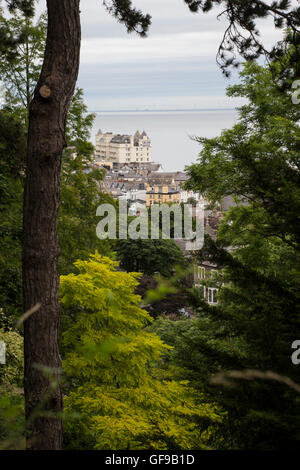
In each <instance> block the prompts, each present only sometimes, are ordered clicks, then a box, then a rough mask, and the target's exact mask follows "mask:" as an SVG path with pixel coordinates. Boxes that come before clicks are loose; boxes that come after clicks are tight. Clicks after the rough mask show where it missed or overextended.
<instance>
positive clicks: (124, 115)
mask: <svg viewBox="0 0 300 470" xmlns="http://www.w3.org/2000/svg"><path fill="white" fill-rule="evenodd" d="M237 118H238V114H237V111H236V110H234V109H206V110H176V111H174V110H172V111H169V110H161V111H157V110H155V111H150V110H149V111H148V110H146V111H103V112H101V111H98V112H96V119H95V123H94V127H93V131H92V136H91V137H92V141H93V143H95V135H96V133H97V131H98V130H99V129H101V130H102V132H113V133H116V134H130V135H132V134H134V133H135V132H136V131H137V130H139V131H140V132H142V131H143V130H145V131H146V133H147V134H148V136H149V137H150V139H151V141H152V161H154V162H158V163H160V164H161V171H182V170H184V168H185V166H188V165H190V164H191V163H194V162H196V161H197V159H198V156H199V151H200V144H199V143H198V142H196V141H195V140H194V138H195V137H216V136H218V135H220V133H221V132H222V130H223V129H230V128H231V127H232V126H233V125H234V124H235V122H236V121H237Z"/></svg>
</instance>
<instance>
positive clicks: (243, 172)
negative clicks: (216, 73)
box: [162, 63, 300, 449]
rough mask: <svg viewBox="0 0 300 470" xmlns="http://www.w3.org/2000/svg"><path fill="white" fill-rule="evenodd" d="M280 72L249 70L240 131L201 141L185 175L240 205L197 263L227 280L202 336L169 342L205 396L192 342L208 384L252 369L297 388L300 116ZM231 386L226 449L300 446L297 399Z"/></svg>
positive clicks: (204, 313)
mask: <svg viewBox="0 0 300 470" xmlns="http://www.w3.org/2000/svg"><path fill="white" fill-rule="evenodd" d="M277 65H278V64H277V63H273V64H272V67H271V68H263V67H261V66H259V65H257V64H254V63H248V64H246V65H245V67H244V70H243V72H242V73H241V79H242V82H241V83H240V84H239V85H235V86H233V87H230V88H229V92H228V93H229V95H232V96H242V97H246V98H248V100H249V102H248V104H246V105H244V106H242V107H241V108H240V110H239V114H240V119H239V122H238V124H236V125H235V126H234V127H233V128H232V129H230V130H226V131H224V132H223V133H222V135H221V136H220V137H217V138H215V139H199V141H200V142H201V143H202V144H203V148H202V150H201V152H200V159H199V163H198V164H195V165H192V166H191V167H190V168H189V169H188V172H189V175H190V180H189V182H188V186H189V187H192V188H194V189H196V188H197V190H200V191H204V192H205V193H206V195H207V197H208V198H209V199H212V200H221V199H222V197H224V196H226V195H233V196H234V197H235V199H236V201H237V202H239V203H240V204H239V205H238V206H237V207H232V208H231V209H230V210H229V211H228V213H227V214H226V216H225V218H224V219H223V222H222V224H221V226H220V227H219V231H218V239H217V242H214V241H213V240H211V239H209V238H208V237H207V238H206V241H205V245H204V248H203V250H202V251H201V252H200V253H199V254H198V256H197V258H198V262H199V263H200V262H201V261H203V260H207V261H210V262H212V263H213V264H216V265H217V266H218V267H219V269H221V270H222V274H221V276H220V281H221V282H223V284H224V285H223V287H222V289H221V292H220V295H219V305H218V306H217V307H213V308H212V307H209V306H208V305H205V303H204V302H198V307H199V312H200V313H199V315H200V317H199V318H198V319H197V320H196V325H197V324H198V323H199V325H203V322H204V325H206V326H205V327H203V329H202V330H201V331H200V329H198V331H197V329H195V324H194V325H193V324H191V325H190V327H187V328H188V329H189V328H193V329H194V333H193V332H191V331H188V333H185V334H183V335H182V337H181V339H180V340H179V339H178V342H177V339H176V337H177V335H178V332H174V337H173V342H172V341H170V344H171V345H174V346H175V350H176V351H179V352H178V354H180V351H181V357H182V358H184V359H183V361H184V363H185V365H183V364H182V359H180V357H179V355H177V356H176V358H175V357H174V361H175V363H176V364H179V365H180V366H181V367H183V366H184V367H186V369H188V370H189V371H190V373H191V374H192V375H193V377H194V380H195V381H196V382H197V383H198V386H197V388H201V390H203V387H204V390H206V391H208V390H210V389H211V384H209V383H208V382H207V381H205V380H203V378H204V376H205V373H207V372H208V371H207V370H205V368H204V367H203V364H204V362H203V361H199V364H200V362H201V366H200V365H199V366H198V367H196V365H194V367H193V366H191V367H190V363H191V361H190V359H191V358H192V357H193V354H195V353H193V351H192V349H191V348H190V344H191V341H190V337H191V336H192V335H193V334H195V339H196V340H197V338H198V340H199V343H198V348H199V351H200V353H201V354H202V355H204V356H205V357H206V358H207V361H211V359H212V358H213V360H214V366H213V367H212V368H211V369H210V374H208V376H209V375H211V374H212V373H214V372H217V371H218V370H220V369H223V370H230V369H231V370H232V369H233V370H235V369H238V370H239V369H242V370H244V369H256V370H259V371H268V370H270V371H273V372H275V373H277V374H279V375H284V376H288V377H290V378H291V379H292V380H294V381H296V382H297V370H296V368H295V366H293V364H292V361H291V351H292V350H291V345H292V342H293V341H294V340H295V339H296V338H297V332H299V310H300V296H299V292H300V289H299V287H300V257H299V246H300V244H299V242H300V239H299V233H300V218H299V213H300V211H299V210H300V191H299V188H300V179H299V163H300V162H299V143H300V133H299V126H298V121H299V117H300V115H299V113H300V110H299V107H297V106H293V105H292V103H291V96H290V93H289V92H288V91H282V90H280V89H279V88H278V77H277V79H274V75H273V74H274V70H276V69H277V68H278V67H277ZM279 69H280V74H281V72H282V70H281V66H280V67H279ZM280 76H281V75H280ZM204 332H205V335H206V338H205V337H203V334H204ZM162 338H163V339H165V333H163V334H162ZM192 344H193V345H194V346H195V344H196V342H195V343H192ZM227 345H230V347H227ZM224 348H225V349H224ZM207 361H206V362H207ZM209 363H210V362H208V364H209ZM186 377H187V378H189V377H190V375H189V374H187V375H186ZM192 383H193V385H194V386H196V384H195V383H194V382H192ZM234 385H235V388H234V389H230V388H229V389H227V388H225V389H222V392H220V395H219V399H218V400H219V403H220V404H222V405H223V406H225V407H226V409H227V410H228V411H229V414H228V416H229V418H228V419H229V421H228V422H227V425H226V426H227V427H226V428H225V429H224V430H223V432H224V435H225V434H226V435H227V446H228V447H230V448H232V447H233V448H244V449H249V448H254V449H278V448H296V447H297V446H298V445H299V440H300V435H299V424H300V423H299V415H300V413H299V411H300V408H299V406H300V399H299V397H298V396H297V394H296V393H295V392H294V391H292V390H290V389H288V388H287V387H286V386H284V385H282V384H278V383H276V382H264V381H260V380H252V381H250V383H249V381H247V383H245V381H243V380H239V381H237V380H236V381H234ZM215 393H216V392H215ZM217 393H218V392H217ZM212 396H214V397H215V398H216V397H217V395H216V394H215V395H214V394H213V393H212Z"/></svg>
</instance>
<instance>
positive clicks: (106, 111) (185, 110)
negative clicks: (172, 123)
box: [89, 108, 236, 113]
mask: <svg viewBox="0 0 300 470" xmlns="http://www.w3.org/2000/svg"><path fill="white" fill-rule="evenodd" d="M183 111H184V112H187V111H196V112H197V111H236V108H176V109H149V108H145V109H102V110H100V109H96V110H89V112H90V113H145V112H147V113H153V112H155V113H163V112H183Z"/></svg>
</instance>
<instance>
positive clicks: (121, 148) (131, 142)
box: [95, 130, 152, 163]
mask: <svg viewBox="0 0 300 470" xmlns="http://www.w3.org/2000/svg"><path fill="white" fill-rule="evenodd" d="M95 157H96V160H97V161H102V162H112V163H136V162H137V163H150V162H152V146H151V140H150V138H149V137H148V136H147V134H146V132H145V131H143V132H142V134H140V133H139V131H136V133H135V134H134V135H126V134H113V133H112V132H106V133H103V132H102V131H101V130H99V131H98V133H97V135H96V151H95Z"/></svg>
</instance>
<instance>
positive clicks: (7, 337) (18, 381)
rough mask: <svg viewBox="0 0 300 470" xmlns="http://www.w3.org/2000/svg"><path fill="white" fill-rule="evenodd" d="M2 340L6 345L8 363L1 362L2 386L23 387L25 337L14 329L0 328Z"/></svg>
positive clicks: (0, 379) (0, 381) (0, 380)
mask: <svg viewBox="0 0 300 470" xmlns="http://www.w3.org/2000/svg"><path fill="white" fill-rule="evenodd" d="M0 341H3V342H4V343H5V345H6V364H0V385H1V387H4V386H6V387H8V388H9V387H22V384H23V338H22V336H20V334H19V333H17V332H16V331H13V330H12V329H10V330H8V331H4V330H3V329H0Z"/></svg>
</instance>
